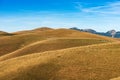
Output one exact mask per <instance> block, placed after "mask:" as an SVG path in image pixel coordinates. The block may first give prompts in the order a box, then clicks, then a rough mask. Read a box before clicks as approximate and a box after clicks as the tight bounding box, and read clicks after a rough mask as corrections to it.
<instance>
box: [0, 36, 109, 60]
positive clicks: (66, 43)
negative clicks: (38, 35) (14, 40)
mask: <svg viewBox="0 0 120 80" xmlns="http://www.w3.org/2000/svg"><path fill="white" fill-rule="evenodd" d="M107 42H108V41H106V40H99V39H79V38H76V39H75V38H73V39H72V38H68V39H67V38H66V39H65V38H63V39H62V38H61V39H60V38H58V39H57V38H56V39H48V40H44V41H39V42H35V43H33V44H30V45H28V46H25V47H23V48H21V49H19V50H16V51H14V52H12V53H9V54H7V55H5V56H2V57H1V58H0V61H2V60H6V59H10V58H14V57H18V56H23V55H27V54H33V53H38V52H44V51H50V50H58V49H65V48H71V47H77V46H86V45H92V44H100V43H107Z"/></svg>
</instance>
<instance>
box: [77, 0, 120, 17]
mask: <svg viewBox="0 0 120 80" xmlns="http://www.w3.org/2000/svg"><path fill="white" fill-rule="evenodd" d="M77 8H79V9H80V10H81V11H82V12H85V13H95V14H111V15H120V1H117V2H108V3H106V4H104V5H100V6H94V7H88V8H86V7H84V5H82V4H81V3H77Z"/></svg>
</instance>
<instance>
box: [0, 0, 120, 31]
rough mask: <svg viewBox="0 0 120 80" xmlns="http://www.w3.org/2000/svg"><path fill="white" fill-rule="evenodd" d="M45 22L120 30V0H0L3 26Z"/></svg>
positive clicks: (22, 27) (32, 25) (25, 26)
mask: <svg viewBox="0 0 120 80" xmlns="http://www.w3.org/2000/svg"><path fill="white" fill-rule="evenodd" d="M41 26H47V27H51V28H70V27H78V28H82V29H85V28H92V29H95V30H97V31H102V32H103V31H107V30H111V29H115V30H120V1H119V0H0V30H3V31H7V32H14V31H19V30H30V29H34V28H38V27H41Z"/></svg>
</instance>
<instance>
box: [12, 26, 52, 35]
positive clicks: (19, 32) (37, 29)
mask: <svg viewBox="0 0 120 80" xmlns="http://www.w3.org/2000/svg"><path fill="white" fill-rule="evenodd" d="M50 30H54V29H52V28H48V27H41V28H36V29H33V30H25V31H18V32H14V34H17V35H21V34H28V33H36V32H43V31H50Z"/></svg>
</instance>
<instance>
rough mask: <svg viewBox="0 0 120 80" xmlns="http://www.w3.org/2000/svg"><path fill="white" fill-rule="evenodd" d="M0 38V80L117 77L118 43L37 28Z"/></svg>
mask: <svg viewBox="0 0 120 80" xmlns="http://www.w3.org/2000/svg"><path fill="white" fill-rule="evenodd" d="M11 34H14V35H12V36H2V37H0V42H2V43H0V80H110V79H115V78H117V77H119V76H120V64H119V63H120V57H119V56H120V46H119V45H120V42H119V39H115V38H110V37H105V36H100V35H96V34H91V33H87V32H80V31H76V30H70V29H51V28H47V27H44V28H38V29H34V30H28V31H20V32H15V33H11Z"/></svg>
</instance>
